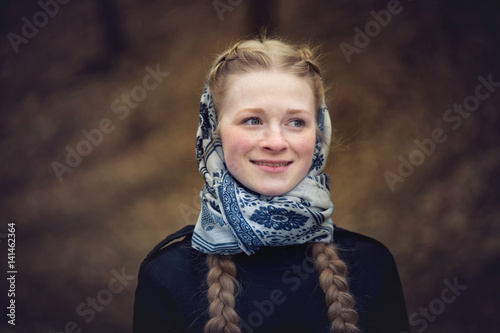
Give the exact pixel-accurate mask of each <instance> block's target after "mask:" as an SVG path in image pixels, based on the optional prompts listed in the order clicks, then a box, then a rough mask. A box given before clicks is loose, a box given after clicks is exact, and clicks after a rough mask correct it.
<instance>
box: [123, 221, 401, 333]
mask: <svg viewBox="0 0 500 333" xmlns="http://www.w3.org/2000/svg"><path fill="white" fill-rule="evenodd" d="M193 228H194V226H187V227H185V228H184V229H182V230H180V231H179V232H177V233H175V234H173V235H170V236H169V237H167V238H166V239H165V240H164V241H163V242H161V243H160V244H158V245H157V246H156V247H155V248H154V249H153V251H151V252H150V254H149V255H148V256H147V257H146V259H145V260H144V261H143V263H142V264H141V267H140V271H139V279H138V286H137V290H136V294H135V304H134V328H133V331H134V333H153V332H154V333H157V332H158V333H160V332H161V333H164V332H183V333H184V332H203V326H204V325H205V323H206V322H207V321H208V320H209V317H208V311H207V310H208V302H207V299H206V291H207V285H206V281H205V280H206V275H207V271H208V269H207V266H206V263H205V259H206V254H204V253H201V252H199V251H197V250H195V249H193V248H192V247H191V236H192V232H193ZM184 236H185V238H184V239H182V240H181V241H178V242H175V243H172V244H168V243H170V242H172V241H173V240H176V239H179V238H181V237H184ZM334 243H335V244H336V247H337V249H338V253H339V256H340V258H341V259H342V260H343V261H344V262H345V263H346V265H347V268H348V273H347V274H348V275H347V279H348V282H349V289H350V292H351V294H352V295H353V296H354V299H355V310H356V311H357V313H358V315H359V320H358V323H357V326H358V328H359V329H360V331H361V332H363V333H378V332H381V333H406V332H409V331H410V330H409V324H408V317H407V314H406V307H405V302H404V297H403V292H402V289H401V282H400V280H399V275H398V271H397V268H396V264H395V262H394V259H393V257H392V255H391V253H390V252H389V250H388V249H387V248H386V247H385V246H384V245H383V244H381V243H380V242H378V241H376V240H374V239H372V238H369V237H366V236H363V235H360V234H357V233H354V232H350V231H347V230H345V229H341V228H337V227H335V229H334ZM233 261H234V262H235V263H236V266H237V268H238V273H237V280H238V281H239V282H240V284H241V289H240V290H239V293H238V295H237V296H236V305H235V310H236V312H237V313H238V315H239V317H240V327H241V332H242V333H245V332H247V333H250V332H256V333H265V332H272V333H278V332H304V333H310V332H318V333H319V332H325V333H326V332H329V327H330V324H329V322H328V319H327V315H326V311H327V307H326V305H325V294H324V293H323V291H322V290H321V288H320V287H319V285H318V274H317V272H316V270H315V269H314V266H313V261H312V259H311V253H310V248H309V247H308V245H293V246H283V247H264V248H261V249H260V250H259V251H258V252H257V253H256V254H254V255H251V256H247V255H246V254H243V253H242V254H238V255H234V256H233Z"/></svg>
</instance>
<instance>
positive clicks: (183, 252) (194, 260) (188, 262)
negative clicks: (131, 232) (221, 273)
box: [140, 225, 206, 281]
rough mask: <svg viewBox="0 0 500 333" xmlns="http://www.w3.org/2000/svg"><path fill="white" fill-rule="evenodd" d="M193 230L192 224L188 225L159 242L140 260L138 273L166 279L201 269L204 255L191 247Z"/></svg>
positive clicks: (173, 278) (174, 278)
mask: <svg viewBox="0 0 500 333" xmlns="http://www.w3.org/2000/svg"><path fill="white" fill-rule="evenodd" d="M193 230H194V226H193V225H188V226H186V227H184V228H182V229H180V230H178V231H177V232H175V233H173V234H170V235H168V236H167V237H166V238H165V239H164V240H162V241H161V242H159V243H158V244H157V245H156V246H155V247H154V248H153V250H151V251H150V252H149V254H148V255H147V256H146V258H145V259H144V261H143V262H142V264H141V268H140V273H142V275H155V276H161V277H162V280H164V281H165V280H166V281H168V280H170V279H172V280H178V278H179V276H181V275H184V274H189V273H190V272H193V271H197V270H198V269H203V268H204V267H205V257H206V255H205V254H203V253H201V252H199V251H196V250H195V249H193V248H192V247H191V237H192V235H193ZM183 273H184V274H183ZM140 275H141V274H140Z"/></svg>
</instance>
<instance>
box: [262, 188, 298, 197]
mask: <svg viewBox="0 0 500 333" xmlns="http://www.w3.org/2000/svg"><path fill="white" fill-rule="evenodd" d="M290 190H291V188H287V187H264V188H262V187H260V188H255V189H254V191H255V192H257V193H260V194H262V195H267V196H269V197H276V196H279V195H283V194H285V193H286V192H288V191H290Z"/></svg>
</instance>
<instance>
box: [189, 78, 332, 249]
mask: <svg viewBox="0 0 500 333" xmlns="http://www.w3.org/2000/svg"><path fill="white" fill-rule="evenodd" d="M317 121H318V126H319V129H320V130H321V132H322V133H323V136H324V137H325V139H326V140H327V141H328V142H329V140H330V138H331V123H330V116H329V114H328V110H327V108H326V105H325V103H324V100H323V103H322V106H321V108H320V109H319V111H318V116H317ZM216 128H217V124H216V120H215V109H214V105H213V101H212V96H211V94H210V90H209V88H208V83H207V85H206V86H205V89H204V91H203V94H202V97H201V102H200V122H199V125H198V131H197V133H196V158H197V161H198V169H199V170H200V173H201V174H202V176H203V178H204V179H205V185H204V186H203V188H202V189H201V192H200V200H201V212H200V215H199V217H198V221H197V222H196V226H195V229H194V233H193V238H192V246H193V247H194V248H195V249H197V250H199V251H201V252H204V253H210V254H237V253H240V252H245V253H246V254H247V255H251V254H254V253H256V252H257V251H258V250H259V248H261V247H262V246H285V245H293V244H304V243H309V242H325V243H330V242H332V240H333V223H332V221H331V219H330V217H331V215H332V213H333V204H332V202H331V201H330V186H329V183H330V177H329V175H327V174H324V173H322V172H323V170H324V169H325V164H326V158H327V156H328V149H329V147H328V145H327V144H324V143H323V142H322V141H321V140H320V139H317V140H316V146H315V149H314V155H313V159H312V164H311V168H310V169H309V172H308V175H307V176H306V177H305V178H304V179H303V180H302V181H301V182H300V183H299V184H298V185H297V186H296V187H294V188H293V189H292V190H290V191H289V192H287V193H285V194H283V195H280V196H266V195H262V194H259V193H256V192H253V191H251V190H249V189H247V188H245V187H244V186H242V185H241V184H240V183H239V182H238V181H237V180H236V179H234V178H233V177H232V175H231V174H230V173H229V171H228V169H227V167H226V165H225V162H224V154H223V152H222V145H221V142H220V139H219V138H218V137H217V136H216Z"/></svg>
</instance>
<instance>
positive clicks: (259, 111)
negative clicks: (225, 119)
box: [236, 108, 310, 115]
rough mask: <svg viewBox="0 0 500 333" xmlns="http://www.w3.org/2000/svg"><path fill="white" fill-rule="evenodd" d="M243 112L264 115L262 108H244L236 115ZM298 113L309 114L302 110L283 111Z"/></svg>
mask: <svg viewBox="0 0 500 333" xmlns="http://www.w3.org/2000/svg"><path fill="white" fill-rule="evenodd" d="M244 112H254V113H265V111H264V109H263V108H245V109H241V110H239V111H238V112H237V113H236V114H237V115H238V114H241V113H244ZM298 113H306V114H309V113H310V112H309V111H307V110H302V109H287V110H286V111H285V114H298Z"/></svg>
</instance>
